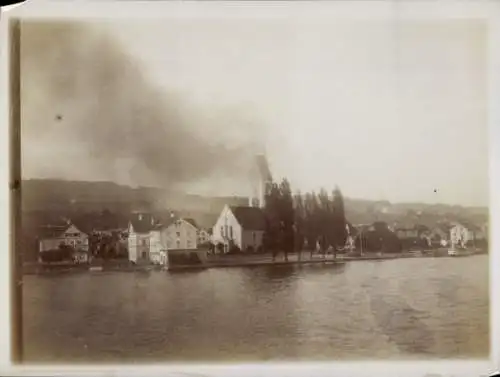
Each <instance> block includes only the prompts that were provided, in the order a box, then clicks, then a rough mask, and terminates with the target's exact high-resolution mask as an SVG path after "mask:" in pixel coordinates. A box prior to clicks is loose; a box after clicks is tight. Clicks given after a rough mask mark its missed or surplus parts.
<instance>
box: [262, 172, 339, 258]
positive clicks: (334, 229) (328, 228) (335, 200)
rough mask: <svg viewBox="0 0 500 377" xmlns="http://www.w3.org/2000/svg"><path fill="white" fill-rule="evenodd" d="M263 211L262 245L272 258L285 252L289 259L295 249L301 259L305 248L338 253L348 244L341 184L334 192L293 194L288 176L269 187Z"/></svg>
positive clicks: (323, 190) (322, 190)
mask: <svg viewBox="0 0 500 377" xmlns="http://www.w3.org/2000/svg"><path fill="white" fill-rule="evenodd" d="M264 212H265V214H266V220H267V223H266V230H265V233H264V240H263V244H264V248H265V249H266V250H270V251H272V253H273V258H275V257H276V255H277V254H278V253H279V252H283V253H284V255H285V260H287V259H288V254H289V253H290V252H292V251H297V252H298V253H299V258H300V256H301V251H302V250H304V249H306V250H310V251H311V253H312V251H313V250H314V249H317V250H318V251H319V252H321V253H325V252H326V251H327V250H328V249H330V250H331V251H332V252H333V253H334V256H336V253H337V251H338V250H339V249H341V248H343V247H344V245H345V243H346V240H347V236H348V232H347V228H346V219H345V211H344V200H343V197H342V193H341V191H340V189H339V188H338V187H335V189H334V190H333V192H332V193H331V195H329V194H328V192H327V191H326V190H325V189H321V190H320V191H319V192H318V193H315V192H308V193H305V194H302V193H301V192H297V193H295V194H292V189H291V187H290V183H289V182H288V180H287V179H286V178H285V179H283V180H282V181H281V183H279V184H278V183H271V184H269V186H268V187H267V190H266V195H265V206H264Z"/></svg>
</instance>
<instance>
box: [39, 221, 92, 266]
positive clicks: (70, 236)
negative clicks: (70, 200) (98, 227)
mask: <svg viewBox="0 0 500 377" xmlns="http://www.w3.org/2000/svg"><path fill="white" fill-rule="evenodd" d="M61 245H66V246H70V247H71V248H72V249H73V250H74V252H73V259H74V260H75V262H87V261H88V251H89V236H88V234H86V233H85V232H82V231H81V230H80V229H78V228H77V227H76V226H75V225H74V224H72V223H71V222H69V221H68V222H67V223H66V224H65V225H56V226H46V227H44V228H43V229H42V235H41V237H40V239H39V241H38V251H39V253H40V257H41V253H44V252H46V251H51V250H57V249H58V248H59V247H60V246H61Z"/></svg>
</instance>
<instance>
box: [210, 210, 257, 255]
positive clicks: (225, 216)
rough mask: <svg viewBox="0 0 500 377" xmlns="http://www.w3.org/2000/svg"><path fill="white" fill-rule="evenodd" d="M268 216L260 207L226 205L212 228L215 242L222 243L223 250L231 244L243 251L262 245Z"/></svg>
mask: <svg viewBox="0 0 500 377" xmlns="http://www.w3.org/2000/svg"><path fill="white" fill-rule="evenodd" d="M265 229H266V216H265V213H264V211H263V209H262V208H260V207H247V206H227V205H226V206H225V207H224V208H223V209H222V212H221V214H220V215H219V218H218V219H217V222H216V223H215V225H214V227H213V230H212V234H213V235H212V240H213V242H214V244H215V245H216V246H217V245H222V246H223V252H226V253H227V252H228V251H229V250H230V247H231V246H236V247H237V248H239V249H240V250H242V251H251V250H257V249H259V248H260V247H262V242H263V238H264V231H265Z"/></svg>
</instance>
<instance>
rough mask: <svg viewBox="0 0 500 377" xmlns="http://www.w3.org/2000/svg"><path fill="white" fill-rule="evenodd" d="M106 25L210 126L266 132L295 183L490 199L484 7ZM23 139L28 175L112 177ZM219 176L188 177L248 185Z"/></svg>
mask: <svg viewBox="0 0 500 377" xmlns="http://www.w3.org/2000/svg"><path fill="white" fill-rule="evenodd" d="M107 29H109V31H110V33H111V34H112V35H113V36H114V37H116V38H117V40H119V41H120V43H121V44H122V46H123V48H124V49H125V51H126V52H127V53H128V54H130V55H132V56H133V57H134V59H135V63H136V64H137V66H138V67H140V69H141V70H142V72H143V74H144V75H145V76H146V79H147V80H148V81H149V83H150V84H151V86H152V87H154V88H155V89H156V90H158V93H159V94H158V95H159V96H162V94H161V93H175V95H176V97H177V98H181V99H182V103H183V104H184V105H185V106H186V108H188V109H189V110H187V111H190V112H195V113H196V121H197V122H199V125H198V126H199V127H201V128H202V130H200V134H204V133H205V134H207V135H208V136H207V137H208V138H210V139H211V140H212V141H214V140H215V141H217V140H219V139H220V140H224V141H225V142H228V140H233V141H234V142H235V143H236V142H237V140H238V139H241V140H249V139H252V142H253V143H254V144H255V142H259V141H261V140H265V148H266V151H267V156H268V159H269V162H270V165H271V170H272V172H273V173H274V175H275V176H276V177H277V178H279V177H282V176H286V177H288V178H289V180H290V181H291V183H292V186H293V187H294V188H296V189H301V190H303V191H304V190H318V189H319V188H320V187H321V186H324V187H326V188H328V189H329V190H331V189H333V187H334V186H335V185H336V184H338V185H339V186H340V188H341V189H342V191H343V193H344V195H346V196H349V197H357V198H367V199H378V200H389V201H394V202H401V201H412V202H413V201H423V202H442V203H452V204H462V205H486V204H487V202H488V170H487V169H488V165H487V164H488V153H487V141H488V140H487V137H488V136H487V135H488V130H487V107H486V106H487V29H486V25H484V24H482V23H480V22H478V21H435V22H413V23H412V22H404V23H403V22H401V23H398V24H395V23H394V22H387V23H384V22H382V21H378V22H366V21H356V22H344V23H339V22H336V23H332V24H329V23H326V22H325V21H320V22H318V21H314V20H313V21H310V22H309V21H308V22H306V21H304V22H302V23H298V22H295V23H292V22H287V21H276V20H274V21H271V20H268V21H264V20H261V21H258V20H255V19H254V20H252V19H248V20H238V21H228V20H224V19H220V20H196V21H195V20H193V21H187V20H182V21H180V20H179V21H174V20H169V21H168V22H158V23H156V24H155V23H151V21H149V23H148V24H145V23H130V22H127V23H122V24H115V25H107ZM81 69H83V68H81ZM132 92H133V91H132ZM103 127H105V125H104V126H103ZM203 131H204V132H203ZM238 134H240V136H238ZM25 139H26V141H27V143H28V146H26V143H25V145H24V146H23V153H24V161H23V164H24V165H23V168H24V172H25V175H26V176H40V175H45V176H47V175H51V174H52V175H54V174H55V175H57V174H59V175H61V174H62V173H61V172H70V173H68V174H66V173H64V174H66V175H68V177H69V178H81V179H102V178H103V177H102V175H101V176H99V177H95V176H93V174H94V173H93V169H92V168H88V167H87V168H85V167H82V169H73V168H71V169H66V170H64V169H62V168H61V169H56V170H51V169H49V168H47V164H45V169H42V170H43V173H40V171H41V170H40V169H39V165H40V162H39V161H41V160H43V159H44V158H45V159H48V158H50V159H51V160H52V161H53V164H58V165H59V164H60V165H61V166H63V165H64V164H70V161H76V160H78V161H81V164H82V165H85V162H84V161H85V157H83V156H84V154H83V153H80V154H78V152H77V151H76V149H77V148H71V144H70V147H66V149H64V150H60V151H58V152H55V151H54V149H53V148H48V146H47V140H48V138H45V139H44V140H45V144H42V143H41V142H40V138H39V137H31V138H30V137H28V136H27V137H26V138H25ZM238 142H243V141H238ZM75 143H76V142H75ZM184 147H185V149H189V148H190V146H189V145H185V146H184ZM34 151H38V152H36V153H35V152H34ZM50 153H52V157H49V154H50ZM65 153H66V155H65ZM55 155H57V156H58V158H54V157H55ZM44 156H46V157H44ZM37 161H38V163H37ZM179 163H180V164H182V162H179ZM68 166H69V165H68ZM73 166H74V165H73ZM90 166H91V165H90ZM120 174H121V173H120ZM214 174H215V173H214ZM219 174H222V173H219ZM94 175H95V174H94ZM104 176H106V175H105V174H104ZM117 177H118V178H117ZM214 177H216V175H210V177H206V178H205V177H201V176H200V178H199V179H197V180H196V181H195V182H192V183H191V184H190V187H191V190H192V191H198V192H201V193H210V194H228V193H229V194H231V193H244V192H243V191H244V190H245V189H244V188H243V187H244V185H242V183H241V181H240V182H238V183H232V182H231V180H228V179H225V180H224V179H218V178H217V179H215V178H214ZM112 179H115V180H118V181H120V178H119V174H118V173H115V174H114V175H113V176H112ZM145 180H147V179H145ZM136 183H137V182H136ZM138 183H143V184H148V183H150V182H138ZM435 190H436V191H437V192H435Z"/></svg>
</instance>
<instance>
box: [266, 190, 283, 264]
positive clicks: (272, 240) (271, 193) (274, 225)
mask: <svg viewBox="0 0 500 377" xmlns="http://www.w3.org/2000/svg"><path fill="white" fill-rule="evenodd" d="M280 195H281V193H280V189H279V186H278V185H277V184H275V183H273V184H271V185H270V188H269V190H268V192H267V193H266V200H265V207H264V213H265V216H266V229H265V232H264V239H263V244H264V247H265V249H266V250H270V251H271V252H272V254H273V259H274V258H275V257H276V252H277V251H278V249H279V247H280V241H279V237H280V226H281V224H280V216H279V214H280Z"/></svg>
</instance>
